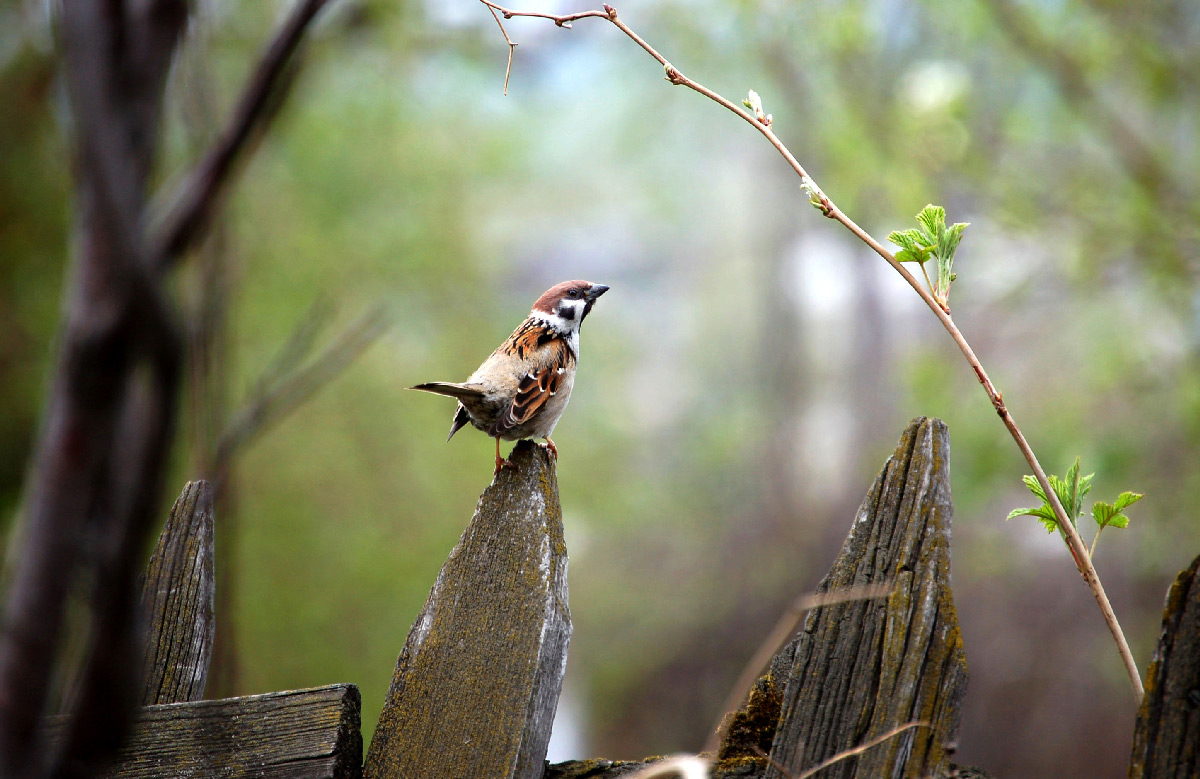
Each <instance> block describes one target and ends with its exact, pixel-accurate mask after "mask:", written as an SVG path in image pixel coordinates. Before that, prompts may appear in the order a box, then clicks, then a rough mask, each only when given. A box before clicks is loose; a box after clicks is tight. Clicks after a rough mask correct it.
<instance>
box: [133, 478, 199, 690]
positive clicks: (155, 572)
mask: <svg viewBox="0 0 1200 779" xmlns="http://www.w3.org/2000/svg"><path fill="white" fill-rule="evenodd" d="M215 581H216V580H215V579H214V578H213V490H212V487H211V485H209V483H208V482H206V481H189V482H188V483H187V485H185V486H184V488H183V492H182V493H181V494H180V495H179V497H178V498H177V499H176V500H175V505H174V507H172V509H171V515H170V516H169V517H168V518H167V524H166V525H165V526H164V527H163V531H162V534H161V535H160V536H159V537H158V545H157V546H155V548H154V554H153V555H152V556H151V557H150V565H149V566H148V568H147V570H146V580H145V582H144V584H143V586H142V609H143V611H144V612H145V619H146V631H145V632H146V642H145V659H144V663H143V667H144V669H145V674H146V685H145V691H144V693H143V695H142V705H143V706H152V705H154V704H156V703H181V702H183V701H198V700H200V699H201V698H203V697H204V683H205V681H206V680H207V679H208V666H209V661H210V660H211V659H212V646H213V628H214V625H215V623H214V621H213V604H214V600H215V593H216V584H215Z"/></svg>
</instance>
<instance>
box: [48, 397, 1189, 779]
mask: <svg viewBox="0 0 1200 779" xmlns="http://www.w3.org/2000/svg"><path fill="white" fill-rule="evenodd" d="M949 454H950V448H949V436H948V433H947V431H946V427H945V425H944V424H943V423H942V422H940V421H939V420H935V419H923V418H921V419H915V420H913V421H912V423H910V424H909V426H908V428H907V429H906V430H905V431H904V434H903V435H902V437H901V439H900V442H899V445H898V446H897V447H896V450H895V452H894V453H893V454H892V456H891V457H890V458H889V459H888V461H887V463H886V464H885V465H884V467H883V470H882V471H881V472H880V473H879V476H878V477H877V478H876V480H875V483H874V484H873V485H872V487H871V489H870V491H869V492H868V493H867V496H866V499H865V500H864V501H863V503H862V506H861V507H860V508H859V510H858V512H857V513H856V514H855V516H854V518H853V520H852V522H851V526H850V532H849V535H848V537H847V539H846V543H845V545H844V547H843V549H842V551H841V554H840V555H839V556H838V558H837V560H836V561H835V562H834V564H833V567H832V568H831V569H830V571H829V574H828V575H827V576H826V577H825V579H824V580H823V581H822V582H821V585H820V587H819V588H818V595H817V596H816V602H818V603H820V604H821V605H818V606H817V607H815V608H812V609H811V610H810V611H809V612H808V614H807V617H806V618H805V619H804V621H803V624H802V625H801V626H800V627H799V629H798V630H791V631H788V632H789V633H794V636H793V637H792V638H791V639H790V640H789V641H787V642H786V644H785V645H784V646H783V648H782V649H780V650H779V651H778V652H777V653H776V654H775V656H774V657H773V658H772V659H771V660H770V662H769V663H764V665H765V666H766V667H765V669H764V672H763V674H762V676H761V677H759V678H758V680H757V681H755V682H754V683H753V684H752V685H751V686H750V689H749V690H747V696H746V700H745V701H744V702H743V704H742V705H741V707H740V708H739V709H738V710H737V711H735V712H732V713H730V715H729V716H727V717H726V720H725V724H724V726H723V728H722V735H721V739H720V742H719V746H718V747H717V748H716V749H715V751H714V752H713V753H712V754H709V755H706V757H707V758H708V759H709V760H710V761H711V764H710V766H709V769H708V770H709V771H710V776H713V777H763V778H764V779H800V777H808V776H820V777H822V779H830V778H832V777H884V776H888V777H900V776H904V777H929V776H939V777H942V776H945V777H949V776H962V777H966V776H986V774H985V773H983V772H981V771H979V770H978V769H960V768H958V767H957V766H955V765H954V764H953V762H952V761H953V756H954V747H955V742H956V737H957V736H956V734H957V729H958V723H959V716H960V712H961V705H962V699H963V695H964V694H965V690H966V681H967V671H966V660H965V655H964V649H963V644H962V638H961V635H960V633H959V628H958V621H957V618H956V615H955V609H954V598H953V594H952V592H951V590H950V528H951V517H952V513H953V509H952V504H951V500H950V471H949V468H950V458H949ZM512 459H513V462H514V463H515V466H516V467H515V468H511V469H504V470H503V471H501V473H500V474H499V476H497V477H496V479H495V481H494V482H493V483H492V484H491V485H490V486H489V487H488V488H487V489H486V490H485V491H484V493H483V495H482V496H481V498H480V501H479V505H478V508H477V509H476V511H475V515H474V516H473V517H472V519H471V521H470V524H469V525H468V526H467V528H466V530H465V531H464V533H463V536H462V539H461V540H460V541H459V543H458V545H457V546H456V547H455V548H454V550H453V551H452V552H451V554H450V557H449V559H448V560H447V561H446V563H445V565H444V566H443V567H442V570H441V572H440V573H439V574H438V577H437V580H436V582H435V584H434V585H433V589H432V590H431V592H430V594H429V599H428V600H427V601H426V603H425V607H424V608H423V609H422V610H421V613H420V614H419V615H418V617H417V620H416V622H415V623H414V624H413V626H412V628H411V630H410V632H409V635H408V639H407V641H406V642H405V644H404V647H403V648H402V649H401V651H400V656H399V660H398V661H397V663H396V669H395V674H394V676H393V679H392V684H391V687H390V689H389V691H388V695H387V699H386V702H385V704H384V708H383V711H382V712H381V713H380V716H379V724H378V727H377V728H376V731H375V735H374V738H373V740H372V742H371V744H370V748H369V749H368V750H367V755H366V761H365V764H364V761H363V743H362V734H361V730H360V725H359V712H360V705H361V699H360V697H359V694H358V689H357V687H355V686H354V685H352V684H335V685H330V686H327V687H319V688H314V689H310V690H297V691H285V692H274V693H268V694H266V695H252V696H246V697H241V698H230V699H226V700H214V701H203V700H199V699H200V698H201V697H202V695H203V690H204V681H205V677H206V675H207V671H208V664H209V660H210V658H211V651H212V639H213V602H214V601H213V592H214V588H213V581H214V580H213V515H212V496H211V490H210V488H209V487H208V485H207V484H206V483H204V482H190V483H189V484H188V485H187V486H186V487H185V488H184V490H183V493H182V494H181V495H180V497H179V499H178V500H177V501H176V503H175V506H174V508H173V509H172V511H171V514H170V517H169V519H168V521H167V524H166V527H165V528H164V530H163V533H162V536H161V537H160V539H159V542H158V545H157V547H156V549H155V551H154V555H153V557H152V559H151V561H150V565H149V569H148V571H147V575H146V582H145V588H144V592H143V604H144V607H145V609H146V613H147V624H148V629H147V641H146V654H145V657H146V668H147V671H146V683H145V691H144V695H143V700H144V703H145V704H146V705H145V707H144V708H143V709H142V713H141V716H140V718H139V721H138V724H137V727H136V730H135V733H134V737H133V739H132V741H131V742H130V743H129V744H128V745H127V746H126V747H125V748H124V750H123V751H122V753H121V755H120V758H119V763H118V764H117V765H116V766H114V767H113V768H112V770H111V771H110V772H109V774H108V775H109V776H112V777H211V776H220V777H230V778H233V777H291V778H295V779H309V778H311V779H318V778H326V777H328V778H329V779H334V778H336V779H349V778H350V777H362V776H365V777H367V778H368V779H400V778H401V777H403V778H404V779H417V778H419V777H438V778H439V779H503V778H506V777H520V778H521V779H525V778H532V779H538V778H539V777H542V776H545V777H546V778H547V779H584V778H585V777H586V778H587V779H615V778H616V777H630V776H634V775H637V774H639V773H642V774H643V775H644V774H645V773H646V772H647V771H649V772H653V771H654V768H655V765H656V764H657V765H658V766H660V767H664V768H665V766H666V762H664V761H662V759H661V758H659V759H657V760H650V761H647V762H614V761H608V760H577V761H570V762H567V763H560V764H556V765H547V764H546V762H545V756H546V748H547V744H548V742H549V738H550V728H551V724H552V722H553V719H554V711H555V707H556V705H557V702H558V696H559V692H560V689H561V684H562V678H563V672H564V670H565V667H566V658H567V646H568V644H569V642H570V637H571V613H570V608H569V606H568V599H567V550H566V544H565V542H564V539H563V527H562V510H561V507H560V504H559V497H558V483H557V477H556V474H555V470H554V463H553V460H551V459H550V458H549V457H548V456H547V455H546V454H545V452H544V451H542V450H541V449H540V448H538V447H536V446H534V445H532V444H530V443H529V442H522V443H520V444H518V445H517V447H516V449H515V451H514V453H513V456H512ZM1198 566H1200V558H1197V561H1196V562H1194V563H1193V564H1192V566H1191V567H1190V568H1189V569H1188V570H1187V571H1184V572H1183V573H1181V574H1180V575H1179V578H1178V580H1177V581H1176V582H1175V585H1174V586H1173V587H1172V588H1171V592H1170V595H1169V597H1168V599H1167V606H1166V610H1165V612H1164V615H1163V630H1162V636H1161V638H1160V640H1159V643H1158V648H1157V650H1156V652H1155V656H1154V660H1153V662H1152V663H1151V665H1150V668H1149V670H1148V672H1147V679H1146V698H1145V703H1144V704H1143V706H1142V708H1141V710H1140V712H1139V713H1138V721H1137V726H1136V734H1135V737H1134V743H1133V749H1132V758H1131V763H1130V769H1129V772H1130V776H1131V777H1156V776H1195V775H1198V774H1200V700H1198V699H1197V695H1198V693H1197V690H1200V582H1197V567H1198ZM49 727H50V728H51V731H52V732H53V730H54V729H56V728H58V727H61V723H60V722H52V723H51V724H50V726H49ZM864 747H865V748H864ZM851 752H854V754H848V753H851ZM846 755H848V756H846ZM839 756H841V757H840V758H839ZM662 775H674V774H673V773H663V774H662Z"/></svg>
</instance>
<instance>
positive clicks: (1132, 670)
mask: <svg viewBox="0 0 1200 779" xmlns="http://www.w3.org/2000/svg"><path fill="white" fill-rule="evenodd" d="M480 2H482V3H484V4H485V5H487V6H489V7H494V8H495V9H496V10H498V11H500V13H502V14H503V15H504V17H505V18H511V17H513V16H534V17H539V18H545V19H549V20H551V21H553V22H554V23H555V24H557V25H559V26H560V27H561V26H564V22H567V21H572V20H575V19H583V18H588V17H600V18H604V19H607V20H608V21H610V22H612V24H613V25H614V26H615V27H617V29H619V30H620V31H621V32H623V33H625V35H626V36H627V37H629V38H630V40H632V41H633V42H634V43H636V44H637V45H638V46H640V47H641V48H642V49H643V50H644V51H645V52H646V53H647V54H649V55H650V56H651V57H653V58H654V59H655V60H657V61H658V63H659V64H661V65H662V66H663V69H664V71H665V72H666V79H667V81H669V82H670V83H671V84H674V85H677V86H684V87H687V88H688V89H691V90H692V91H694V92H698V93H699V94H701V95H704V96H705V97H707V98H708V99H709V100H712V101H713V102H715V103H717V104H718V105H720V106H723V107H724V108H726V109H727V110H729V111H731V112H732V113H734V114H736V115H737V116H738V117H740V118H741V119H742V120H743V121H745V122H746V123H748V124H749V125H750V126H751V127H753V128H754V129H756V130H758V132H759V133H761V134H762V135H763V137H764V138H766V139H767V142H768V143H770V144H771V145H772V146H773V147H775V150H776V151H778V152H779V154H780V155H781V156H782V157H783V158H784V160H785V161H786V162H787V164H788V166H789V167H791V169H792V170H793V171H795V172H796V175H797V176H799V177H800V184H801V187H803V188H804V190H805V191H806V192H807V193H808V195H809V201H810V202H811V203H812V205H813V206H815V207H816V208H817V210H819V211H820V212H821V213H822V214H824V215H825V216H827V217H829V218H830V219H834V220H836V221H838V222H840V223H841V224H842V225H843V226H844V227H845V228H846V229H848V230H849V231H850V232H852V233H853V234H854V235H855V236H857V237H858V239H859V240H861V241H862V242H863V243H865V244H866V245H867V246H869V247H871V249H872V250H873V251H874V252H875V253H876V254H878V255H879V256H880V257H882V258H883V259H884V260H885V261H886V262H887V263H888V264H889V265H891V266H892V269H893V270H895V271H896V272H897V273H899V274H900V277H901V278H902V279H904V281H905V282H906V283H907V284H908V285H909V286H910V287H912V288H913V290H914V291H916V293H917V295H919V296H920V298H921V300H922V301H924V302H925V305H926V306H928V307H929V310H930V311H932V312H933V314H934V316H936V317H937V318H938V321H939V322H941V323H942V326H943V327H944V328H945V330H946V332H947V333H948V334H949V335H950V338H951V339H952V340H953V341H954V343H955V345H957V346H958V348H959V351H961V352H962V354H963V357H964V358H965V359H966V361H967V364H968V365H970V366H971V370H973V371H974V372H975V376H976V378H977V379H978V380H979V383H980V385H981V386H982V387H983V390H984V392H985V393H986V394H987V396H988V400H990V401H991V403H992V407H993V408H995V410H996V414H997V415H998V416H999V417H1000V419H1001V421H1002V422H1003V423H1004V427H1005V428H1006V429H1007V430H1008V432H1009V435H1010V436H1012V439H1013V441H1014V442H1015V443H1016V445H1017V448H1018V449H1019V450H1020V452H1021V455H1022V456H1023V457H1024V458H1025V461H1026V462H1027V463H1028V464H1029V467H1030V468H1032V469H1033V474H1034V476H1035V478H1037V480H1038V483H1039V484H1040V485H1041V486H1042V489H1043V490H1045V492H1046V495H1047V496H1048V497H1049V499H1050V505H1051V508H1053V509H1054V515H1055V518H1056V519H1057V521H1058V526H1059V529H1060V530H1062V532H1063V535H1064V537H1065V538H1066V540H1067V547H1068V548H1069V549H1070V551H1071V556H1072V557H1073V558H1074V559H1075V565H1076V567H1077V568H1078V569H1079V571H1080V573H1081V574H1082V575H1083V579H1084V581H1085V582H1087V585H1088V587H1089V588H1090V589H1091V591H1092V595H1093V597H1095V599H1096V604H1097V606H1098V607H1099V609H1100V614H1101V616H1102V617H1103V618H1104V622H1105V624H1106V625H1107V626H1108V629H1109V632H1110V633H1111V634H1112V637H1113V641H1114V642H1115V643H1116V645H1117V652H1118V653H1119V654H1120V656H1121V661H1122V663H1123V664H1124V666H1125V671H1126V673H1127V674H1128V676H1129V684H1130V686H1131V687H1132V689H1133V693H1134V698H1135V701H1136V702H1137V703H1138V705H1140V704H1141V700H1142V696H1143V687H1142V679H1141V676H1140V674H1139V673H1138V669H1137V663H1136V661H1135V660H1134V658H1133V653H1132V652H1131V651H1130V649H1129V643H1128V642H1127V641H1126V640H1125V634H1124V633H1123V632H1122V630H1121V625H1120V623H1119V622H1118V621H1117V616H1116V614H1115V613H1114V612H1113V609H1112V604H1111V603H1109V600H1108V595H1107V594H1106V593H1105V592H1104V587H1103V585H1102V584H1101V582H1100V577H1099V575H1098V574H1097V573H1096V568H1095V566H1094V565H1092V561H1091V558H1090V557H1089V556H1088V551H1087V546H1086V545H1085V544H1084V542H1083V539H1082V538H1080V537H1079V533H1078V531H1077V530H1076V529H1075V525H1074V523H1072V522H1071V520H1070V519H1069V518H1068V517H1067V513H1066V511H1065V510H1064V509H1063V507H1062V503H1060V502H1059V500H1058V497H1057V495H1056V494H1055V493H1054V490H1053V489H1052V488H1051V487H1050V482H1049V480H1048V479H1047V478H1046V472H1045V470H1044V469H1043V468H1042V466H1041V463H1039V462H1038V459H1037V456H1036V455H1035V454H1034V452H1033V449H1032V448H1031V447H1030V446H1029V442H1028V441H1026V440H1025V435H1024V433H1022V432H1021V429H1020V428H1019V427H1018V426H1017V423H1016V421H1015V420H1014V419H1013V416H1012V414H1011V413H1010V412H1009V410H1008V407H1007V406H1006V405H1005V404H1004V398H1003V396H1002V395H1001V393H1000V391H999V390H997V389H996V386H995V384H993V383H992V380H991V379H990V378H989V377H988V375H987V371H985V370H984V368H983V364H982V363H980V361H979V358H978V357H976V356H975V352H974V350H973V349H972V348H971V345H970V344H969V343H968V342H967V340H966V338H965V337H964V336H963V334H962V333H961V332H960V331H959V329H958V326H957V325H955V324H954V320H953V319H951V317H950V311H949V309H948V307H943V306H942V305H941V304H940V303H938V301H937V300H935V299H934V297H933V295H932V294H931V293H930V292H929V291H928V290H926V289H925V287H924V286H922V285H921V283H920V282H919V281H918V280H917V278H916V277H915V276H913V275H912V273H910V272H909V271H908V269H907V268H905V267H904V266H903V265H902V264H901V263H900V262H899V261H897V260H896V257H895V256H894V255H893V254H892V253H891V252H890V251H888V250H887V248H885V247H884V246H883V245H882V244H880V243H879V241H877V240H875V239H874V238H873V237H872V236H871V235H870V234H869V233H868V232H867V231H866V230H863V229H862V228H861V227H859V226H858V225H857V224H855V223H854V220H852V219H851V218H850V217H849V216H847V215H846V214H845V213H844V212H843V211H842V210H841V209H839V208H838V207H837V206H836V205H834V203H833V201H832V200H830V199H829V197H828V196H827V195H826V194H825V193H824V192H823V191H822V190H821V188H820V187H818V186H817V184H816V182H815V181H813V179H812V177H811V176H809V175H808V172H807V171H805V169H804V167H803V166H802V165H801V164H800V163H799V161H797V160H796V158H795V156H794V155H793V154H792V153H791V151H790V150H789V149H788V148H787V146H785V145H784V144H783V141H781V140H780V139H779V137H778V136H777V135H776V134H775V131H774V130H773V129H772V128H771V121H770V117H768V116H763V115H759V116H756V115H755V114H753V113H751V112H750V111H747V110H746V109H745V108H743V107H742V106H740V105H737V104H735V103H734V102H732V101H730V100H728V99H727V98H725V97H723V96H722V95H720V94H718V93H717V92H714V91H713V90H711V89H709V88H708V87H706V86H704V85H703V84H700V83H699V82H697V81H693V80H692V79H690V78H688V77H687V76H685V75H684V74H683V73H681V72H680V71H679V70H678V69H677V68H676V67H674V66H673V65H671V63H670V62H668V61H667V59H666V58H665V57H663V56H662V55H661V54H659V53H658V51H656V50H655V49H654V48H653V47H652V46H650V45H649V44H648V43H646V41H645V40H643V39H642V38H641V37H640V36H638V35H637V33H635V32H634V31H633V30H632V29H630V28H629V26H628V25H626V24H625V23H624V22H623V21H622V20H621V19H620V18H618V16H617V11H616V9H615V8H613V7H612V6H611V5H608V4H607V3H606V4H605V5H604V10H603V11H585V12H581V13H577V14H568V15H565V16H555V15H552V14H540V13H530V12H521V11H514V10H512V9H507V8H502V7H500V6H496V5H494V4H492V3H490V2H488V0H480Z"/></svg>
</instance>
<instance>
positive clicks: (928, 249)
mask: <svg viewBox="0 0 1200 779" xmlns="http://www.w3.org/2000/svg"><path fill="white" fill-rule="evenodd" d="M917 224H918V225H919V227H917V228H909V229H908V230H896V231H894V232H892V233H891V234H890V235H889V236H888V240H889V241H891V242H892V243H894V244H896V245H897V246H899V247H900V251H899V252H897V253H896V259H897V260H898V261H899V262H917V263H921V264H922V269H924V267H923V266H924V263H925V262H926V261H927V260H929V259H933V260H934V262H935V264H936V265H937V277H936V278H937V281H935V282H931V283H930V286H931V289H930V292H931V293H933V297H934V299H935V300H937V302H938V303H939V304H940V305H941V306H942V308H944V309H946V310H947V311H948V310H949V309H950V285H951V284H953V283H954V280H955V279H956V278H957V275H956V274H955V273H954V253H955V252H956V251H957V250H958V244H959V242H960V241H961V240H962V234H963V231H964V230H966V229H967V224H966V223H965V222H957V223H955V224H953V225H950V226H949V227H947V226H946V209H944V208H942V207H941V206H935V205H933V204H932V203H931V204H929V205H927V206H925V207H924V208H922V209H921V213H919V214H917ZM926 278H927V279H928V277H926Z"/></svg>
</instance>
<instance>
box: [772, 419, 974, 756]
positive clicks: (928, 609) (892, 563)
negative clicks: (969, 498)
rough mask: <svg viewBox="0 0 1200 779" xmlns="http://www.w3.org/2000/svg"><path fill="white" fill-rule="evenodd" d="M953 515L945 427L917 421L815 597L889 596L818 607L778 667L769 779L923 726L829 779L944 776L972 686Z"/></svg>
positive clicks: (875, 749)
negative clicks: (954, 583) (957, 593)
mask: <svg viewBox="0 0 1200 779" xmlns="http://www.w3.org/2000/svg"><path fill="white" fill-rule="evenodd" d="M952 515H953V507H952V506H951V503H950V437H949V434H948V432H947V430H946V425H945V424H944V423H943V422H942V421H941V420H938V419H925V418H918V419H914V420H913V421H912V422H911V423H909V426H908V429H907V430H905V431H904V435H903V436H902V437H901V439H900V444H899V446H897V447H896V451H895V453H893V455H892V456H891V458H889V459H888V461H887V464H886V465H885V466H884V468H883V471H882V472H881V473H880V474H879V476H878V478H876V480H875V484H874V486H872V488H871V490H870V492H869V493H867V497H866V499H865V500H864V501H863V503H862V506H860V507H859V509H858V514H857V516H856V517H855V519H854V524H853V525H852V526H851V529H850V535H849V536H848V537H847V538H846V543H845V546H843V548H842V552H841V554H840V555H839V556H838V559H837V561H836V562H834V564H833V568H832V569H831V570H830V571H829V574H828V575H826V577H825V579H824V580H822V582H821V584H820V586H819V587H818V588H817V590H818V592H822V593H824V592H832V591H836V590H839V589H844V588H851V587H861V586H864V585H872V584H883V583H885V582H886V583H891V584H892V594H891V596H890V597H888V598H882V599H871V600H856V601H851V602H847V603H839V604H834V605H827V606H822V607H820V608H817V609H814V610H812V611H811V612H809V615H808V617H807V618H806V620H805V623H804V628H803V630H801V632H800V634H799V635H798V636H797V637H796V638H795V639H794V640H793V641H792V643H791V644H790V645H789V646H788V647H786V648H785V649H784V651H783V652H782V653H781V656H780V657H778V658H776V663H775V668H776V669H777V671H779V672H780V673H781V677H780V678H778V679H777V680H776V684H777V685H782V686H783V695H782V700H781V704H782V711H781V715H780V720H779V725H778V728H777V730H776V732H775V737H774V744H773V746H772V748H771V759H770V761H769V762H768V766H767V771H766V776H767V777H769V778H770V779H784V777H787V776H797V775H799V774H801V773H802V772H803V771H806V770H809V769H811V768H813V767H815V766H817V765H820V764H821V763H822V762H823V761H825V760H828V759H830V758H832V757H833V756H835V755H837V754H838V753H839V752H842V751H844V750H849V749H852V748H855V747H858V746H862V745H865V744H867V743H870V742H871V741H873V740H875V739H878V738H883V737H884V736H886V734H888V733H890V732H893V731H895V730H896V729H897V728H898V727H900V726H903V725H907V724H910V723H915V722H916V723H921V724H919V725H916V726H914V727H910V728H908V729H906V730H904V731H902V732H897V733H895V735H892V736H891V737H890V738H883V740H882V741H880V743H879V744H878V745H876V746H874V747H871V748H870V749H868V750H866V751H864V752H862V753H861V754H860V755H857V756H855V757H850V758H847V759H845V760H841V761H839V762H837V763H835V764H834V765H832V766H830V767H829V768H827V769H824V770H823V771H821V773H820V776H821V778H822V779H832V778H833V777H879V776H890V777H900V776H905V777H925V776H941V775H944V774H945V773H946V772H947V771H948V769H949V765H950V756H951V754H952V752H953V744H954V743H955V741H956V739H957V732H958V724H959V719H960V716H961V707H962V698H963V695H964V693H965V692H966V683H967V666H966V659H965V657H964V655H963V648H962V636H961V634H960V632H959V628H958V618H957V615H956V613H955V609H954V598H953V595H952V593H951V591H950V519H951V516H952Z"/></svg>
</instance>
